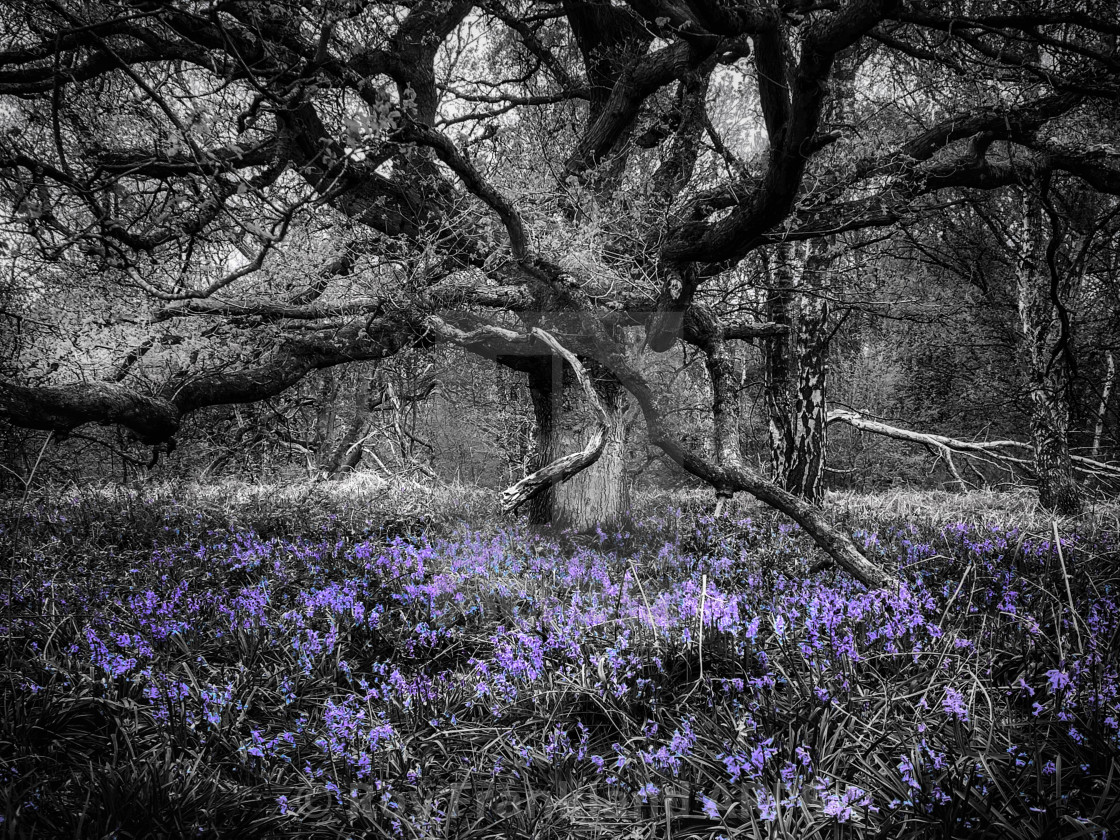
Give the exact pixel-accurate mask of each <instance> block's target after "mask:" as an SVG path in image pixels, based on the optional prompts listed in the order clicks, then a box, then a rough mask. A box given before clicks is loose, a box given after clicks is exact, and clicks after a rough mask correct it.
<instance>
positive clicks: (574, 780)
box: [0, 484, 1120, 840]
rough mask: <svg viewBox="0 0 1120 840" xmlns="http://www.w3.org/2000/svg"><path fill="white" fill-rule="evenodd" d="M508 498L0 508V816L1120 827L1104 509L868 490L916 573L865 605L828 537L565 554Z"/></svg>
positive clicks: (880, 554) (1113, 606)
mask: <svg viewBox="0 0 1120 840" xmlns="http://www.w3.org/2000/svg"><path fill="white" fill-rule="evenodd" d="M833 501H834V502H837V500H833ZM489 504H490V503H489V502H488V501H486V499H485V498H484V497H483V496H481V495H479V494H472V493H471V492H468V491H465V490H459V491H451V490H435V489H432V488H424V487H421V486H419V485H415V486H413V485H409V486H407V487H392V486H385V485H373V484H371V485H367V486H354V487H351V488H350V489H349V490H347V491H344V492H339V491H338V490H331V489H329V488H326V489H325V488H324V486H322V485H318V486H306V487H297V488H271V489H267V490H265V491H257V490H255V489H252V488H245V487H227V488H223V489H222V490H220V491H217V490H214V489H213V488H193V489H190V488H180V489H178V490H175V489H174V488H166V487H165V488H155V487H151V488H143V487H142V488H136V489H133V490H131V491H124V490H113V489H109V488H81V489H72V490H71V491H69V492H68V493H65V494H55V495H53V496H51V497H42V498H29V499H27V500H25V501H24V503H22V504H21V503H13V504H11V505H9V506H8V507H7V508H5V511H6V512H5V513H4V515H3V517H2V519H0V521H2V527H3V532H2V533H0V541H2V542H0V544H2V545H3V549H4V551H5V552H6V553H8V554H9V558H10V559H9V562H8V563H6V564H5V566H6V569H7V579H6V580H4V581H3V585H2V587H0V589H2V592H0V598H2V599H3V602H2V608H3V609H2V615H0V624H2V625H3V626H2V628H0V632H2V633H3V635H4V637H5V641H6V643H7V644H6V646H5V651H4V653H3V659H2V661H0V667H2V669H3V672H2V674H0V687H2V688H0V815H2V817H3V823H2V824H0V832H4V833H6V835H7V836H10V837H27V836H38V837H121V838H125V837H186V836H203V837H226V836H236V837H238V838H245V839H246V840H248V838H255V837H309V838H310V837H377V836H387V837H460V838H475V837H478V838H481V837H522V836H523V837H565V838H567V837H612V838H613V837H628V836H629V837H686V836H691V837H713V838H714V837H720V836H723V837H728V838H734V837H749V838H758V837H767V838H786V837H788V838H812V837H821V838H833V837H844V838H848V837H851V838H863V837H868V838H871V837H879V838H888V837H889V838H905V837H923V838H924V837H985V836H986V837H993V838H994V837H999V838H1004V837H1008V838H1019V837H1021V838H1052V837H1053V838H1059V837H1070V838H1072V837H1099V838H1103V837H1106V836H1107V832H1108V830H1109V829H1110V828H1111V829H1113V830H1115V827H1116V826H1118V825H1120V737H1118V730H1120V723H1118V718H1120V711H1118V701H1120V682H1118V676H1117V670H1118V665H1120V657H1118V649H1120V605H1118V603H1117V593H1118V586H1120V548H1118V547H1117V544H1116V541H1117V534H1116V531H1115V529H1113V528H1109V527H1107V523H1106V521H1103V520H1100V519H1098V520H1093V521H1082V522H1080V523H1079V522H1074V521H1062V522H1060V523H1052V522H1049V521H1047V520H1045V519H1043V518H1042V517H1035V518H1033V519H1032V518H1030V517H1020V518H1019V521H1018V522H1016V521H1012V520H1010V519H1008V520H1005V521H999V520H998V518H997V517H995V516H975V517H972V518H968V517H966V516H958V515H957V514H958V513H960V511H954V510H951V509H950V506H949V505H948V504H947V503H946V504H944V505H942V507H943V508H946V509H947V510H946V511H943V512H942V515H937V514H936V511H934V510H933V509H932V508H929V509H927V510H926V511H925V512H924V513H922V514H921V515H917V513H916V512H915V511H916V509H915V508H914V507H911V508H910V509H907V510H896V511H892V510H891V509H890V508H891V505H888V504H880V505H878V506H875V505H873V504H869V503H865V502H863V501H862V500H856V499H849V500H846V502H845V503H844V504H846V506H844V505H842V504H839V503H837V505H836V506H837V508H838V509H837V510H835V511H834V513H835V514H836V516H837V517H838V519H839V520H840V521H842V522H843V523H844V524H845V527H846V528H847V529H848V530H849V531H850V532H852V533H853V534H854V535H855V536H856V538H857V539H858V540H859V542H860V545H861V546H862V547H863V548H864V549H865V550H866V551H867V552H869V553H870V554H871V555H872V556H874V557H875V558H876V559H878V560H879V561H880V562H882V563H884V564H887V565H888V566H889V567H891V568H892V569H897V570H898V571H899V573H900V575H901V577H902V580H903V584H902V586H901V587H900V588H899V589H898V590H897V591H893V592H883V591H879V592H868V591H866V589H864V587H862V586H861V585H859V584H857V583H855V582H854V581H853V580H851V579H850V578H848V577H847V576H846V575H844V574H843V573H841V572H839V571H827V572H824V573H820V574H816V575H812V576H810V575H809V573H808V569H809V568H810V567H811V566H812V565H814V564H815V562H816V561H817V560H818V559H819V557H818V556H817V555H816V554H815V551H814V549H813V547H812V545H811V543H810V541H809V540H807V539H806V537H805V536H804V535H803V534H802V533H801V532H800V531H799V530H798V529H797V528H796V527H792V526H789V525H786V524H783V523H782V522H780V521H779V520H778V519H777V518H776V517H774V516H772V515H770V514H768V513H766V512H764V511H762V510H759V509H756V508H753V507H751V506H749V505H744V506H735V507H732V508H731V509H730V511H729V512H728V514H727V515H725V516H722V517H720V518H718V519H716V518H713V517H712V516H710V515H708V514H707V513H706V512H705V505H704V504H703V503H702V500H699V499H689V498H684V499H683V500H682V499H680V498H678V499H677V500H676V501H675V503H674V501H673V500H668V499H656V498H652V499H645V500H641V501H640V502H639V503H638V504H637V505H636V511H635V513H634V515H633V517H632V518H631V519H630V520H629V521H627V522H625V523H622V524H621V525H616V526H614V527H612V528H610V529H607V530H602V531H600V532H599V533H596V534H582V535H564V534H561V535H550V534H540V533H534V532H532V531H531V530H529V529H528V528H526V527H524V526H522V525H518V524H511V523H508V522H506V523H504V524H503V523H500V522H497V521H496V520H495V519H494V518H493V515H492V514H493V511H492V510H491V509H490V508H489V507H488V505H489ZM915 504H916V503H915ZM1016 504H1017V503H1016ZM896 507H897V505H896ZM994 507H996V506H995V504H994V502H993V504H992V505H989V507H988V508H986V510H988V511H991V510H992V509H993V508H994ZM908 516H909V518H907V517H908Z"/></svg>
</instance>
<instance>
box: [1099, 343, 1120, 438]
mask: <svg viewBox="0 0 1120 840" xmlns="http://www.w3.org/2000/svg"><path fill="white" fill-rule="evenodd" d="M1115 381H1116V359H1115V357H1113V355H1112V351H1111V350H1109V351H1107V352H1106V353H1105V377H1104V389H1103V390H1102V391H1101V402H1100V405H1099V406H1097V424H1096V426H1094V427H1093V457H1094V458H1096V457H1097V456H1098V455H1099V454H1100V451H1101V438H1102V437H1103V436H1104V421H1105V418H1107V417H1108V398H1109V397H1111V396H1112V383H1113V382H1115Z"/></svg>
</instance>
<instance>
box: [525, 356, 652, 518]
mask: <svg viewBox="0 0 1120 840" xmlns="http://www.w3.org/2000/svg"><path fill="white" fill-rule="evenodd" d="M597 374H598V375H593V376H592V380H591V387H593V388H594V390H595V393H596V395H597V397H598V400H599V402H600V404H601V406H602V408H603V410H604V412H605V414H604V416H603V417H602V418H601V419H600V420H599V424H600V428H598V429H597V428H595V426H596V424H595V423H594V422H592V418H593V417H594V414H593V410H594V407H593V406H592V403H591V400H590V399H589V398H588V397H587V395H585V394H584V393H583V391H582V389H581V388H580V387H579V385H578V384H577V383H576V382H575V380H574V376H573V373H572V370H571V368H570V366H567V365H564V364H563V360H562V359H561V358H560V357H559V356H554V357H552V358H551V359H548V360H546V361H544V362H543V363H542V365H541V366H540V369H539V370H538V371H536V372H534V373H531V374H530V378H529V392H530V395H531V397H532V400H533V414H534V417H535V419H536V424H537V430H536V431H537V433H536V446H537V452H536V455H535V456H534V459H533V467H534V472H540V471H542V470H544V469H546V468H547V467H548V466H549V465H550V464H553V463H555V462H557V461H558V460H559V459H562V458H565V457H566V456H569V455H571V454H572V453H576V452H580V451H581V450H582V451H587V449H588V447H589V444H591V443H592V442H594V439H595V437H596V436H597V435H600V434H601V435H602V437H603V440H602V448H601V450H600V452H599V455H598V456H597V457H596V458H595V459H594V460H592V461H591V463H590V464H588V465H586V466H584V467H582V468H581V469H580V470H579V471H578V472H575V473H574V474H573V475H571V476H570V477H567V478H564V479H561V480H559V481H558V482H557V483H551V484H550V485H549V486H546V487H543V488H542V489H541V490H540V491H539V492H537V493H536V495H534V496H533V498H532V499H531V500H530V507H529V521H530V522H531V523H532V524H534V525H539V526H551V527H553V528H571V529H573V530H577V531H586V530H591V529H594V528H596V527H599V526H602V525H607V524H610V523H613V522H617V521H618V520H619V519H621V518H622V517H623V515H625V514H626V513H628V512H629V509H630V492H629V486H628V483H627V478H626V472H625V464H626V425H625V422H624V419H623V414H624V412H625V408H626V396H625V391H624V390H623V388H622V387H621V386H620V385H619V384H618V383H617V382H616V381H613V379H612V378H610V377H609V376H607V375H605V374H603V373H602V372H601V371H599V372H597ZM507 492H508V491H507Z"/></svg>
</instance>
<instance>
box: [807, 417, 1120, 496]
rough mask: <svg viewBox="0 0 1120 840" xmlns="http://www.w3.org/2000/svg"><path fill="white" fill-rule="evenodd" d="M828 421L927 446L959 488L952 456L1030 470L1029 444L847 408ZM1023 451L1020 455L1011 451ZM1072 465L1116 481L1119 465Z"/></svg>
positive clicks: (1081, 460) (1079, 460)
mask: <svg viewBox="0 0 1120 840" xmlns="http://www.w3.org/2000/svg"><path fill="white" fill-rule="evenodd" d="M827 420H828V422H829V423H847V424H848V425H849V426H852V427H853V428H856V429H860V430H861V431H865V432H871V433H872V434H876V435H882V436H883V437H889V438H893V439H894V440H904V441H909V442H911V443H920V444H922V445H923V446H927V447H929V448H931V449H933V450H934V451H936V452H937V453H938V454H939V455H941V456H942V457H944V458H945V461H946V463H947V464H948V466H949V469H950V471H951V472H952V473H953V476H954V478H956V480H957V481H958V482H959V483H960V484H961V486H962V487H965V486H968V482H966V481H965V480H964V478H963V477H962V476H961V474H960V472H959V471H958V470H957V469H956V467H955V465H954V463H953V455H963V456H965V457H968V458H974V459H976V460H978V461H984V462H987V463H989V464H994V465H996V466H999V467H1002V468H1004V469H1007V470H1012V469H1015V468H1018V469H1021V470H1023V471H1024V472H1027V473H1033V470H1034V457H1033V455H1034V451H1033V447H1032V446H1031V444H1029V443H1024V442H1023V441H1019V440H988V441H970V440H958V439H957V438H951V437H946V436H945V435H936V434H932V433H929V432H916V431H914V430H913V429H904V428H902V427H901V426H892V425H890V424H889V423H883V422H882V421H880V420H872V419H871V418H869V417H865V416H864V415H862V414H860V413H859V412H858V411H852V410H851V409H847V408H833V409H830V410H829V412H828V418H827ZM1012 453H1023V455H1018V454H1012ZM1070 460H1071V461H1073V468H1074V470H1076V471H1077V472H1079V473H1081V474H1082V475H1084V476H1087V477H1093V478H1103V479H1113V480H1120V466H1117V465H1115V464H1109V463H1106V462H1105V461H1098V460H1096V459H1095V458H1086V457H1085V456H1083V455H1071V456H1070Z"/></svg>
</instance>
